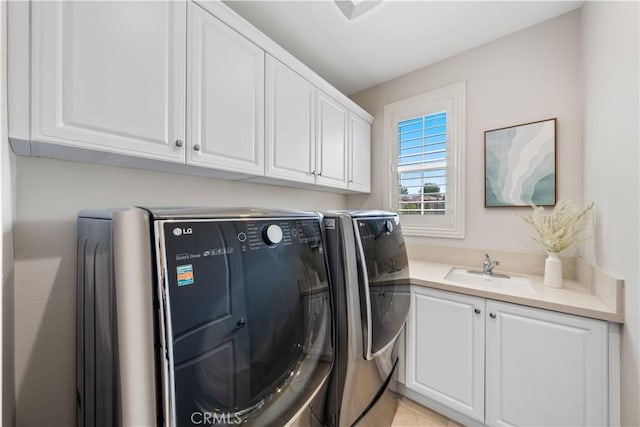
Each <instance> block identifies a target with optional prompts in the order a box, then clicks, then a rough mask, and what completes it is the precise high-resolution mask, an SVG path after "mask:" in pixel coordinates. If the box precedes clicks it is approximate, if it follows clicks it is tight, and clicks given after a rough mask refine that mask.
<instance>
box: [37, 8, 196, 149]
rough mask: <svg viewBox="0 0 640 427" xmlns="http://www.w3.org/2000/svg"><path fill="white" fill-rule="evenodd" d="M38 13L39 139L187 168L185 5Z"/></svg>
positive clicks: (62, 9) (43, 9)
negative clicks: (185, 144)
mask: <svg viewBox="0 0 640 427" xmlns="http://www.w3.org/2000/svg"><path fill="white" fill-rule="evenodd" d="M31 5H32V6H31V7H32V25H33V39H32V49H33V51H32V59H33V63H32V91H33V92H32V120H33V121H32V132H33V134H32V138H33V139H34V140H39V141H45V142H54V143H57V144H61V145H67V146H76V147H81V148H89V149H92V150H99V151H105V152H111V153H118V154H126V155H132V156H141V157H146V158H152V159H160V160H169V161H177V162H184V147H183V144H182V141H183V140H184V120H185V118H184V115H185V83H184V82H185V69H186V65H185V49H186V43H185V35H186V28H185V25H186V5H185V3H182V2H75V1H65V2H39V1H37V2H32V3H31Z"/></svg>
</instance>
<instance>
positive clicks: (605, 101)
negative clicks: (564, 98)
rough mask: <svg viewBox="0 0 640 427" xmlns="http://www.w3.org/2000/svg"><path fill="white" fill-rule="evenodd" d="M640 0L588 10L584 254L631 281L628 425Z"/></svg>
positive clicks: (636, 278)
mask: <svg viewBox="0 0 640 427" xmlns="http://www.w3.org/2000/svg"><path fill="white" fill-rule="evenodd" d="M639 13H640V10H639V7H638V2H626V3H623V2H586V4H585V5H584V7H583V14H582V56H583V64H584V65H583V69H584V71H583V75H584V77H583V79H584V171H585V173H584V199H585V200H589V201H591V200H593V201H595V202H596V211H597V218H596V219H597V220H596V228H595V239H593V241H592V242H590V243H589V244H587V245H586V247H585V250H584V251H583V253H584V255H585V256H586V257H587V258H589V259H590V260H591V261H592V262H594V263H596V264H597V265H598V266H600V267H602V268H604V269H605V270H608V271H610V272H612V273H614V274H617V275H619V276H621V277H622V278H624V280H625V313H626V314H625V324H624V327H623V328H622V364H621V370H622V378H621V385H622V387H621V400H622V424H623V425H627V426H638V425H640V407H639V406H638V402H640V369H639V359H640V354H639V350H638V346H639V343H638V341H639V340H640V291H639V288H640V274H639V271H638V268H639V265H640V251H639V245H640V236H639V224H638V221H639V218H640V211H639V203H640V195H639V188H640V185H639V181H640V176H639V174H638V167H639V164H640V159H639V158H638V156H639V153H640V151H639V150H638V144H639V142H640V133H639V130H638V125H639V120H640V119H639V117H640V109H639V106H638V103H639V95H640V85H639V82H638V79H639V76H640V70H639V66H638V61H639V59H638V56H639V51H640V46H639V38H640V34H639V30H638V27H639V25H640V24H639V22H638V15H639Z"/></svg>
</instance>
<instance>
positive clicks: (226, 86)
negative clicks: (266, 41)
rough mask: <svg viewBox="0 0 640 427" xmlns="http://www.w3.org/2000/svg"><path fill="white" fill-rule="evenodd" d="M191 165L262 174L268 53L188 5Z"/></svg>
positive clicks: (188, 156) (196, 6) (194, 5)
mask: <svg viewBox="0 0 640 427" xmlns="http://www.w3.org/2000/svg"><path fill="white" fill-rule="evenodd" d="M188 6H189V8H188V12H189V19H188V28H189V34H188V40H187V44H188V52H187V60H188V65H189V68H188V69H189V74H188V78H187V94H188V99H189V105H188V108H187V117H188V119H189V124H188V133H187V140H188V142H189V147H188V150H187V163H188V164H191V165H196V166H204V167H211V168H216V169H221V170H227V171H233V172H245V173H249V174H254V175H261V174H263V173H264V51H263V50H262V49H260V48H259V47H258V46H256V45H255V44H253V43H251V42H250V41H249V40H247V39H246V38H244V37H243V36H242V35H240V34H239V33H237V32H236V31H234V30H232V29H231V28H229V27H228V26H227V25H226V24H224V23H223V22H222V21H220V20H219V19H218V18H216V17H215V16H213V15H211V14H210V13H209V12H207V11H205V10H203V9H202V8H201V7H200V6H198V5H196V4H194V3H189V4H188Z"/></svg>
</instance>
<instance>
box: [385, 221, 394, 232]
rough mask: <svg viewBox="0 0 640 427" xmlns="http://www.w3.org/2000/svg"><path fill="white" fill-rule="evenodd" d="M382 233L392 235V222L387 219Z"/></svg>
mask: <svg viewBox="0 0 640 427" xmlns="http://www.w3.org/2000/svg"><path fill="white" fill-rule="evenodd" d="M384 231H385V233H389V234H391V233H393V221H391V220H390V219H388V220H386V221H385V222H384Z"/></svg>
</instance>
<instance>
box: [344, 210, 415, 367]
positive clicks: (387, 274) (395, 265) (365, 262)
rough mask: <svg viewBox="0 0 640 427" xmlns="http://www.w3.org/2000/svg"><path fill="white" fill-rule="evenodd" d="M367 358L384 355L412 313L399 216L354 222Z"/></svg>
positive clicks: (361, 219) (370, 218) (406, 263)
mask: <svg viewBox="0 0 640 427" xmlns="http://www.w3.org/2000/svg"><path fill="white" fill-rule="evenodd" d="M353 223H354V228H355V233H356V245H357V246H358V248H357V249H358V251H357V259H358V282H359V285H360V294H361V298H360V301H361V313H362V317H363V319H362V324H363V329H364V330H363V336H364V356H365V358H367V359H372V358H373V357H375V356H376V355H378V354H380V353H382V352H383V351H384V350H385V349H386V348H387V347H388V346H389V345H391V344H393V342H394V340H395V338H396V337H397V336H398V335H399V334H400V332H401V331H402V328H403V326H404V324H405V322H406V320H407V316H408V314H409V304H410V301H411V297H410V292H409V262H408V259H407V251H406V247H405V242H404V237H403V235H402V229H401V227H400V221H399V219H398V217H397V216H383V217H369V218H367V217H365V218H357V219H354V220H353Z"/></svg>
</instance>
